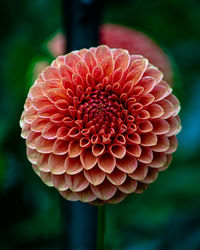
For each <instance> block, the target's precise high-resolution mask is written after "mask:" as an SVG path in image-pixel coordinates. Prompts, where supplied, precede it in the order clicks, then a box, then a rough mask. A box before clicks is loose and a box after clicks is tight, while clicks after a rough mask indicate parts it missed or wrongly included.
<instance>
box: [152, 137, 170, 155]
mask: <svg viewBox="0 0 200 250" xmlns="http://www.w3.org/2000/svg"><path fill="white" fill-rule="evenodd" d="M157 138H158V142H157V145H155V146H153V147H151V150H153V151H155V152H165V151H167V150H168V148H169V140H168V138H167V136H165V135H158V136H157Z"/></svg>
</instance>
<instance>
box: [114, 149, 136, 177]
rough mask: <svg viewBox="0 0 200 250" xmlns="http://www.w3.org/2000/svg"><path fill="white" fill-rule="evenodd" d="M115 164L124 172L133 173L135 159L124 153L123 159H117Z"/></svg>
mask: <svg viewBox="0 0 200 250" xmlns="http://www.w3.org/2000/svg"><path fill="white" fill-rule="evenodd" d="M116 166H117V168H119V169H120V170H121V171H123V172H125V173H133V171H134V170H135V169H136V168H137V160H136V159H135V158H134V157H131V156H129V155H128V154H126V155H125V156H124V158H123V159H117V162H116Z"/></svg>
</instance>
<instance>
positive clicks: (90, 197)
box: [76, 187, 97, 202]
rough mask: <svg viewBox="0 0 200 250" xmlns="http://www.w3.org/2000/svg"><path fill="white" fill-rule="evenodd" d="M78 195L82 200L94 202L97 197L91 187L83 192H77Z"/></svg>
mask: <svg viewBox="0 0 200 250" xmlns="http://www.w3.org/2000/svg"><path fill="white" fill-rule="evenodd" d="M76 195H77V197H78V198H79V200H81V201H82V202H92V201H94V200H96V198H97V196H96V195H95V194H94V193H93V192H92V191H91V189H90V188H89V187H88V188H86V189H85V190H83V191H81V192H76Z"/></svg>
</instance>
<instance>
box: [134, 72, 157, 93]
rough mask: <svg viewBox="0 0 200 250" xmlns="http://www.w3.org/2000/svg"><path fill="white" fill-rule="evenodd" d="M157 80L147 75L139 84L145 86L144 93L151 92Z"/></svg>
mask: <svg viewBox="0 0 200 250" xmlns="http://www.w3.org/2000/svg"><path fill="white" fill-rule="evenodd" d="M155 84H156V80H155V79H154V78H153V77H150V76H145V77H142V79H141V80H140V81H139V82H138V86H142V87H143V88H144V93H149V92H150V91H151V90H152V89H153V88H154V86H155Z"/></svg>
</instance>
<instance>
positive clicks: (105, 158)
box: [98, 153, 116, 173]
mask: <svg viewBox="0 0 200 250" xmlns="http://www.w3.org/2000/svg"><path fill="white" fill-rule="evenodd" d="M115 164H116V159H115V157H113V156H112V155H111V154H109V153H105V154H104V155H102V156H99V158H98V166H99V168H100V169H101V170H102V171H104V172H105V173H111V172H112V171H113V170H114V168H115Z"/></svg>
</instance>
